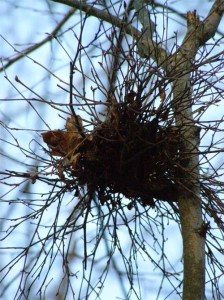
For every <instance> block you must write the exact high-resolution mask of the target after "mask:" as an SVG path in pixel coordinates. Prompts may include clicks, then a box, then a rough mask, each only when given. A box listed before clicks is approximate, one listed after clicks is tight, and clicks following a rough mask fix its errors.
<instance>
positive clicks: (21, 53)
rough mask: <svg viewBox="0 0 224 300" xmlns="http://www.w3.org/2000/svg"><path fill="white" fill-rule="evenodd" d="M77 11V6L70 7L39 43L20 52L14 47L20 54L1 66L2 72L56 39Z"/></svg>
mask: <svg viewBox="0 0 224 300" xmlns="http://www.w3.org/2000/svg"><path fill="white" fill-rule="evenodd" d="M75 11H76V9H75V8H72V9H70V10H69V11H68V13H67V14H66V15H65V16H64V18H63V19H62V20H61V21H60V22H59V23H58V25H57V26H56V27H55V29H54V30H53V31H52V32H51V33H50V34H49V35H48V36H47V38H45V39H43V40H42V41H40V42H39V43H37V44H35V45H33V46H31V47H29V48H26V49H25V50H24V51H20V52H19V51H18V50H16V49H14V51H16V52H17V53H18V55H17V56H15V57H14V58H12V59H10V60H9V61H8V63H6V64H5V65H3V67H1V68H0V72H2V71H3V70H5V69H7V68H8V67H10V66H11V65H12V64H14V63H15V62H16V61H18V60H20V59H21V58H23V57H24V56H26V55H28V54H30V53H31V52H33V51H35V50H37V49H38V48H40V47H41V46H43V45H44V44H46V43H47V42H49V41H51V40H52V39H54V38H55V36H56V35H57V33H58V32H59V30H60V29H61V27H62V26H63V25H64V24H65V23H66V22H67V21H68V19H69V18H70V17H71V16H72V15H73V14H74V12H75ZM0 36H1V37H2V38H3V39H4V40H5V41H6V42H7V40H6V39H5V38H4V37H3V36H2V35H0ZM7 43H8V42H7Z"/></svg>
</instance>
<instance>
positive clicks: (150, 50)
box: [50, 0, 167, 64]
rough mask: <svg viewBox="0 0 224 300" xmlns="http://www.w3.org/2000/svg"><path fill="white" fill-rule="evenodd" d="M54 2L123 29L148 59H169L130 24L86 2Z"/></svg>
mask: <svg viewBox="0 0 224 300" xmlns="http://www.w3.org/2000/svg"><path fill="white" fill-rule="evenodd" d="M50 1H52V2H57V3H61V4H65V5H68V6H70V7H73V8H76V9H79V10H81V11H84V12H85V13H86V14H87V15H90V16H94V17H96V18H98V19H101V20H103V21H106V22H108V23H110V24H112V25H113V26H115V27H117V28H121V29H122V30H123V31H124V32H125V33H126V34H129V35H131V36H132V37H133V38H134V39H136V40H137V41H138V47H139V55H140V56H144V55H146V57H151V58H152V59H154V60H156V61H158V62H159V64H162V63H163V62H164V60H166V58H167V52H166V51H165V50H164V49H163V48H162V47H160V46H159V45H158V44H156V43H155V42H154V41H153V40H152V39H151V38H150V37H148V38H147V39H146V37H145V35H144V34H143V33H142V32H141V31H139V30H138V29H136V28H135V27H134V26H132V25H130V24H129V23H125V22H124V21H123V20H121V19H120V18H118V17H116V16H113V15H111V14H109V13H108V12H105V11H103V10H100V9H98V8H95V7H93V6H92V5H88V4H86V3H84V2H80V1H75V0H74V1H73V0H50Z"/></svg>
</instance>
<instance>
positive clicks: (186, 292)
mask: <svg viewBox="0 0 224 300" xmlns="http://www.w3.org/2000/svg"><path fill="white" fill-rule="evenodd" d="M183 66H184V69H183V68H181V70H180V69H179V70H178V71H177V72H176V76H175V77H176V78H178V74H181V73H182V72H184V70H185V72H186V70H187V68H188V64H187V63H183ZM191 89H192V88H191V85H190V72H189V73H188V74H186V75H184V76H181V77H180V78H178V79H176V80H175V82H174V88H173V95H174V100H173V103H174V107H173V108H174V114H175V120H176V125H177V126H180V128H181V134H182V140H183V145H182V149H181V151H180V159H181V160H182V161H184V169H183V172H181V174H180V179H179V180H180V184H181V186H180V192H179V196H178V205H179V211H180V223H181V228H182V239H183V260H184V274H183V297H182V299H183V300H192V299H194V300H204V287H205V237H203V236H202V235H201V234H200V231H201V229H202V226H203V219H202V208H201V203H200V185H199V158H198V146H199V142H200V136H199V129H198V128H197V127H196V126H195V124H194V120H193V114H192V109H191V106H192V93H191ZM182 185H183V188H182Z"/></svg>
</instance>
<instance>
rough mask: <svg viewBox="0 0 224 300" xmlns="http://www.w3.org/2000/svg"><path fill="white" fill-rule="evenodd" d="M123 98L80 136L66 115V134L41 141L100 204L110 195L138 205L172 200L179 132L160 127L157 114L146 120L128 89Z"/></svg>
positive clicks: (53, 134)
mask: <svg viewBox="0 0 224 300" xmlns="http://www.w3.org/2000/svg"><path fill="white" fill-rule="evenodd" d="M125 98H126V102H123V103H117V102H115V101H113V104H111V106H110V109H109V113H108V116H107V118H106V120H105V121H104V122H101V123H100V124H98V125H97V126H96V128H95V129H94V130H93V131H92V132H90V133H86V135H85V137H84V138H83V137H82V135H81V134H80V132H79V130H78V129H77V126H76V122H75V118H74V117H71V118H68V119H67V123H66V131H49V132H45V133H43V138H44V141H45V142H46V143H47V144H48V146H49V147H50V148H51V155H52V156H62V161H65V160H67V164H66V167H68V165H70V167H71V168H72V172H71V175H72V176H74V177H76V178H77V179H78V183H79V184H80V185H87V186H88V188H89V189H90V190H91V191H92V192H93V191H96V192H98V196H99V199H100V201H101V202H102V203H104V202H105V201H107V200H109V199H110V196H109V195H110V194H111V193H122V194H123V195H125V196H126V197H127V198H129V199H139V201H140V203H142V204H143V205H153V203H154V202H153V198H154V199H159V200H164V201H176V193H177V180H176V179H177V178H176V177H177V176H179V174H178V166H179V164H180V162H179V160H178V157H179V155H178V152H179V149H180V132H179V131H178V129H177V128H176V127H174V126H171V125H170V126H161V125H160V124H159V114H158V113H157V114H156V113H154V115H151V116H150V114H152V111H150V112H149V116H147V117H146V116H145V114H143V111H142V110H141V108H140V106H141V104H140V101H138V99H136V98H137V95H136V94H135V93H134V92H133V91H132V92H130V93H128V95H127V96H126V97H125ZM143 117H144V118H143ZM144 119H145V120H144ZM79 122H80V124H79V126H80V125H81V124H82V121H81V117H79ZM80 127H81V126H80ZM81 129H82V131H84V129H83V127H81ZM105 193H106V194H105Z"/></svg>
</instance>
